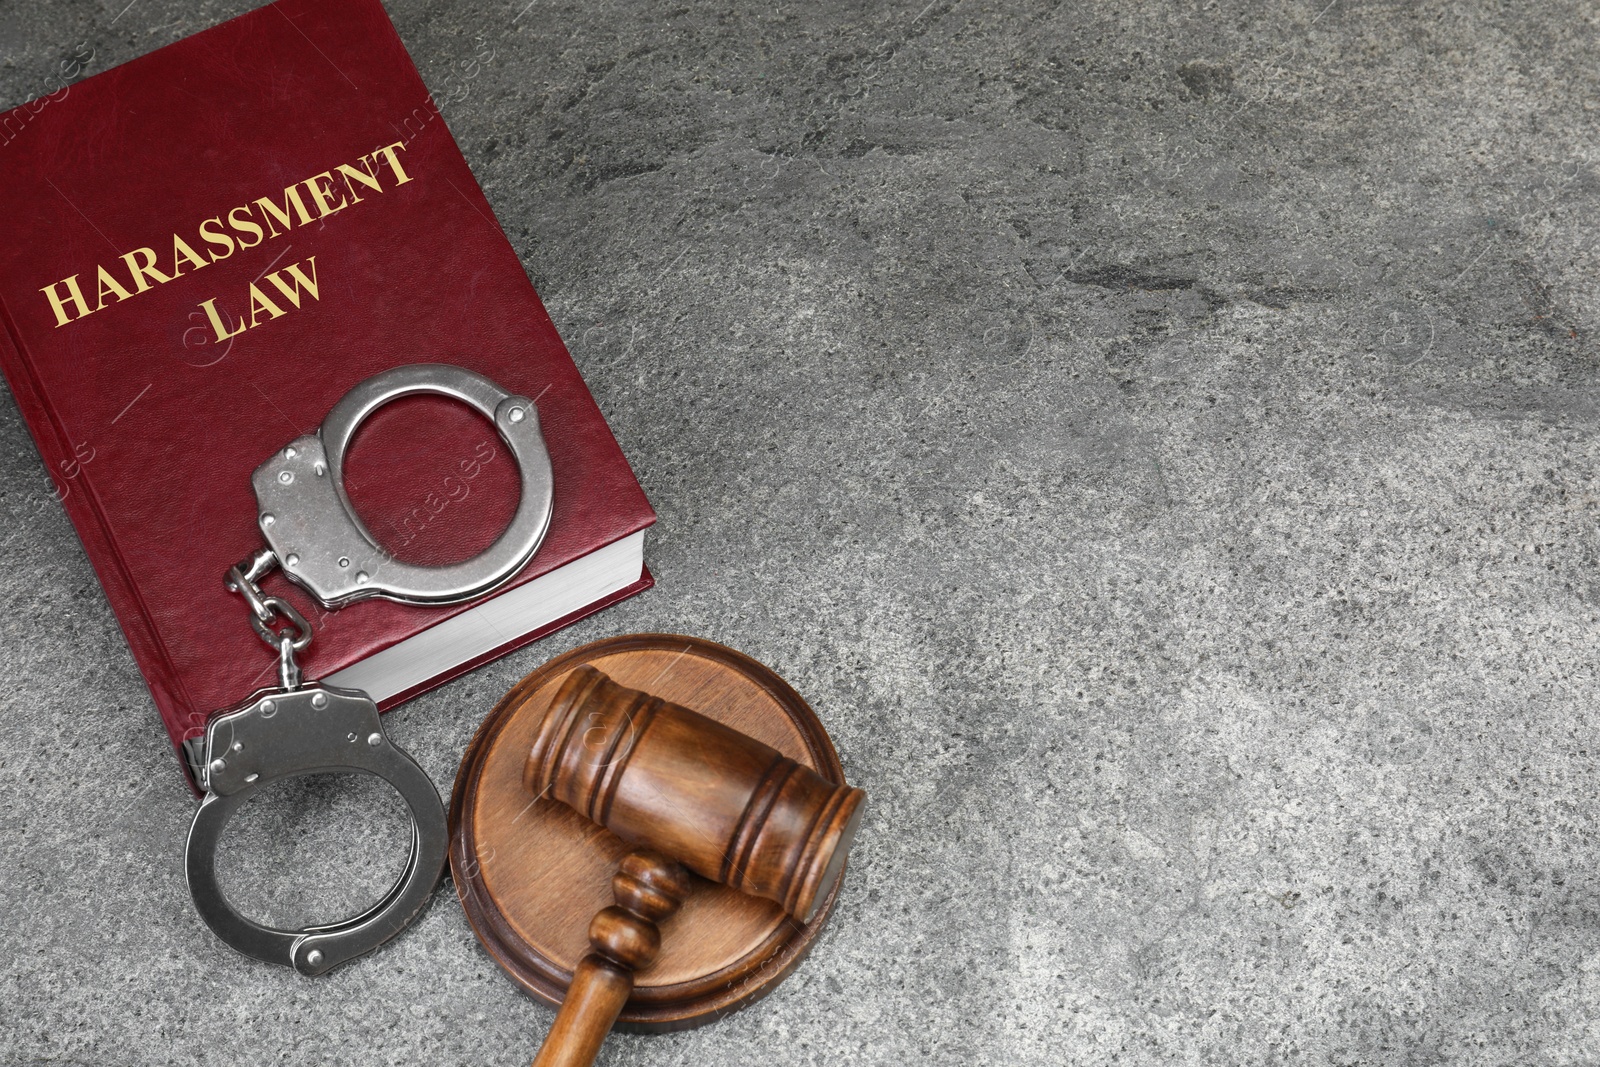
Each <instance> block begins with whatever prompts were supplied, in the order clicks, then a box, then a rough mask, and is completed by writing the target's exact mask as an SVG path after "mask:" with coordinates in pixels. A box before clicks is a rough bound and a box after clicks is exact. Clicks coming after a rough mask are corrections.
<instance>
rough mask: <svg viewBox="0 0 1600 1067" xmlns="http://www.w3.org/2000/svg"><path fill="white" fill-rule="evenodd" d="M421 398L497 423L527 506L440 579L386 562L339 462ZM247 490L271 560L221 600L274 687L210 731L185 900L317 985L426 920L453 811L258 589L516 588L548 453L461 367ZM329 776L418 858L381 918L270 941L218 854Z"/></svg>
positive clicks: (532, 413)
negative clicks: (272, 800) (235, 896)
mask: <svg viewBox="0 0 1600 1067" xmlns="http://www.w3.org/2000/svg"><path fill="white" fill-rule="evenodd" d="M419 393H432V394H438V395H441V396H447V397H453V398H454V399H456V400H459V401H462V402H463V403H466V404H467V405H469V406H471V407H473V408H475V409H476V410H477V411H479V412H480V413H481V414H483V415H484V416H485V417H486V418H488V419H489V420H490V421H491V422H493V423H494V427H495V429H496V431H498V433H499V435H500V439H501V440H502V441H504V442H505V444H506V447H507V448H509V449H510V451H511V454H512V456H514V457H515V459H516V462H517V467H518V469H519V471H520V472H521V477H522V500H521V502H520V503H519V504H518V506H517V511H516V514H515V515H514V516H513V517H512V519H511V523H510V525H509V526H507V527H506V529H505V531H504V532H503V533H502V534H501V535H500V537H499V538H498V539H497V540H496V541H495V542H494V544H492V545H490V546H489V547H488V548H487V549H485V550H484V551H483V552H482V553H480V554H479V555H477V556H475V557H473V558H472V559H469V560H464V561H462V562H459V563H453V564H450V565H448V566H442V567H420V566H414V565H412V564H408V563H404V562H402V561H400V560H397V559H395V558H394V557H393V556H391V555H389V554H388V553H386V552H385V551H384V550H383V548H382V547H380V546H379V544H378V542H377V540H376V539H375V538H374V537H373V536H372V534H371V532H370V531H369V530H368V529H367V528H366V526H364V525H363V524H362V522H361V519H360V517H359V516H358V515H357V514H356V511H355V508H354V507H352V506H351V503H350V498H349V496H348V494H346V492H345V487H344V458H345V453H346V451H347V450H348V449H349V447H350V442H351V440H352V439H353V438H354V437H355V434H356V430H357V429H359V428H360V426H361V424H362V423H363V422H364V421H366V419H367V418H368V417H369V416H370V415H372V413H373V412H375V411H377V410H378V409H379V408H381V407H382V406H383V405H385V404H387V403H389V402H390V401H392V400H398V399H399V398H401V397H404V396H411V395H415V394H419ZM251 482H252V485H253V486H254V488H255V494H256V501H257V503H258V505H259V507H258V512H257V521H258V525H259V526H260V528H261V535H262V537H263V538H264V539H265V541H266V547H265V548H262V549H260V550H259V551H257V552H256V553H255V554H254V555H252V556H250V557H249V558H248V559H246V560H244V561H243V562H241V563H239V564H238V565H236V566H234V567H230V568H229V569H228V573H227V576H226V578H225V579H224V585H225V586H226V587H227V588H228V590H229V591H230V592H234V593H237V594H239V595H240V596H241V597H243V598H244V600H245V602H246V603H247V604H248V605H249V607H250V624H251V626H252V627H253V628H254V629H255V632H256V634H257V635H258V636H259V637H260V638H261V640H262V641H263V642H265V643H266V645H267V646H268V647H269V648H271V649H272V650H273V651H274V652H275V653H276V654H277V656H278V682H279V684H278V685H277V686H276V687H274V688H272V689H267V690H262V691H260V692H258V693H256V694H255V695H254V696H253V697H251V698H250V700H249V702H248V703H246V704H245V705H244V706H242V707H240V708H238V709H236V710H233V711H230V712H227V713H225V714H221V715H218V716H216V717H215V718H214V719H212V720H211V722H210V723H209V724H208V725H207V727H206V734H205V740H204V745H203V746H200V745H196V746H195V748H196V749H197V752H196V755H197V756H198V758H197V759H196V760H195V761H194V762H195V764H196V765H197V766H196V776H197V779H198V783H199V786H200V788H201V789H202V790H204V792H205V796H204V798H203V799H202V800H201V802H200V808H199V810H198V811H196V812H195V816H194V822H193V824H192V825H191V826H190V828H189V840H188V845H187V849H186V855H185V861H186V867H187V873H188V881H189V893H190V895H191V896H192V897H193V898H194V904H195V908H196V910H197V911H199V913H200V917H201V918H202V919H204V920H205V922H206V924H207V925H208V926H210V927H211V929H212V930H213V931H214V932H215V933H216V934H217V936H218V937H220V938H222V940H223V941H225V942H227V943H228V944H229V945H231V946H232V947H234V948H235V949H238V950H239V951H240V952H242V953H244V954H245V955H247V956H253V957H255V958H256V959H259V960H265V961H266V962H268V963H278V964H283V965H285V966H290V967H293V968H295V970H297V971H299V972H300V973H301V974H306V975H316V974H322V973H324V972H326V971H328V970H329V969H331V968H333V967H335V966H337V965H339V964H341V963H344V962H345V961H347V960H349V959H352V958H353V957H355V956H359V955H361V954H362V953H365V952H369V951H371V950H372V949H374V948H377V947H378V946H379V945H381V944H382V943H383V942H385V941H387V940H388V939H389V938H391V937H393V936H394V935H395V934H397V933H399V932H400V931H401V930H402V929H404V928H405V926H406V925H407V924H409V923H410V922H411V920H412V919H414V918H415V917H416V916H417V915H418V914H419V913H420V912H421V910H422V907H423V905H424V904H426V903H427V901H428V898H429V897H430V896H431V895H432V893H433V888H434V886H436V885H437V884H438V882H439V877H440V875H441V874H442V873H443V871H444V864H445V859H446V852H447V848H448V832H447V830H446V826H445V812H444V804H443V802H442V801H441V800H440V798H439V791H438V790H437V789H436V788H434V785H433V782H432V780H431V779H429V777H428V775H427V773H426V772H425V771H423V769H422V768H421V767H420V766H418V765H417V762H416V761H415V760H413V759H412V758H411V757H410V756H409V755H407V754H406V753H405V752H404V751H403V750H402V749H400V748H399V747H398V746H396V745H395V744H394V743H393V742H391V741H390V740H389V738H388V736H387V735H386V734H385V733H384V729H383V724H382V723H381V722H380V720H379V718H378V706H377V704H376V703H374V702H373V700H372V698H371V697H370V696H368V695H367V694H366V693H364V692H361V691H360V690H355V689H340V688H337V687H334V686H330V685H322V684H320V683H317V682H314V681H305V680H303V679H302V678H301V675H300V667H299V664H298V662H297V660H296V658H295V657H296V654H297V653H299V652H303V651H305V649H306V647H307V646H309V645H310V644H311V637H312V632H311V626H310V624H309V623H308V622H306V619H305V617H304V616H303V615H302V614H301V613H300V612H299V611H297V610H296V609H295V607H294V606H293V605H292V604H290V603H289V602H288V601H286V600H283V599H282V598H280V597H276V596H268V595H265V594H263V592H262V591H261V588H260V585H259V584H258V583H259V582H260V580H261V579H262V578H263V577H265V576H266V575H267V574H268V573H270V572H271V571H272V569H273V568H274V567H281V568H282V570H283V573H284V576H285V577H287V578H288V579H289V580H290V581H292V582H294V583H295V584H296V585H298V586H300V587H301V588H302V589H304V590H305V591H306V592H308V593H310V594H311V596H312V597H313V598H315V599H316V601H317V602H318V603H319V604H321V605H322V606H323V607H324V608H328V609H330V610H332V609H337V608H342V607H345V606H346V605H349V604H353V603H355V602H357V601H360V600H366V599H370V598H372V597H382V598H384V599H387V600H396V601H400V602H401V603H405V604H455V603H460V602H462V601H464V600H470V599H472V598H473V597H477V596H481V595H483V594H484V593H487V592H490V591H492V590H493V589H495V588H496V587H498V586H499V585H501V584H502V583H504V582H506V581H508V580H510V579H511V577H512V576H513V575H515V574H516V573H517V572H518V571H519V570H521V569H522V567H523V565H524V564H526V563H527V562H528V560H529V559H531V558H532V557H533V554H534V552H535V551H537V549H538V547H539V544H540V542H541V541H543V540H544V535H545V531H546V530H548V529H549V526H550V514H551V507H552V501H553V487H552V481H551V473H550V454H549V452H548V450H547V449H546V448H545V443H544V436H543V434H542V433H541V431H540V428H539V413H538V409H537V408H535V407H534V404H533V401H531V400H529V399H528V398H527V397H525V396H517V395H515V394H512V393H507V392H506V391H505V390H503V389H501V388H500V387H499V386H498V385H496V384H495V383H494V382H492V381H490V380H489V379H488V378H485V377H484V376H483V375H481V374H476V373H474V372H472V371H469V370H464V369H463V368H461V367H455V366H450V365H448V364H442V363H421V364H413V365H410V366H404V367H396V368H394V369H393V370H389V371H385V372H383V373H381V374H378V375H375V376H374V377H371V378H368V379H367V380H366V381H363V382H361V383H360V384H358V385H356V386H355V387H354V388H353V389H351V390H350V392H348V393H346V394H345V396H344V397H343V399H341V400H340V401H339V402H338V403H337V404H335V405H334V407H333V409H332V410H331V411H329V412H328V416H327V418H326V419H325V420H324V421H323V423H322V426H321V428H320V429H319V430H318V431H317V433H315V434H307V435H305V436H303V437H297V438H295V439H294V440H293V441H291V442H289V444H287V445H286V446H284V447H283V448H282V449H280V450H278V452H276V453H275V454H274V455H273V456H272V458H270V459H268V460H267V461H266V462H265V463H263V464H262V465H261V466H260V467H258V468H256V471H255V474H254V475H253V476H252V478H251ZM334 771H358V772H363V773H366V774H373V775H376V776H378V777H379V778H382V779H384V780H385V781H387V782H388V783H389V784H390V785H391V786H393V787H394V788H395V789H396V790H397V791H398V792H399V793H400V796H401V797H402V799H404V801H405V803H406V806H407V807H408V808H409V809H410V813H411V822H412V833H411V854H410V858H409V859H408V861H407V863H406V866H405V870H404V871H403V872H402V873H401V875H400V878H399V880H398V881H396V882H395V884H394V887H393V888H391V889H390V890H389V891H388V893H386V894H385V895H384V897H383V898H382V899H381V900H380V901H379V902H378V903H377V904H375V905H374V906H373V907H372V908H370V909H368V910H367V911H365V912H363V913H361V914H359V915H355V916H352V917H350V918H348V919H345V920H343V921H341V922H337V923H333V924H331V925H327V926H314V927H307V928H305V929H301V930H284V929H276V928H273V927H269V926H264V925H262V924H260V923H257V922H255V921H254V920H251V919H249V918H246V917H245V916H243V915H241V914H239V912H238V911H236V910H235V909H234V908H233V906H232V905H231V904H229V903H228V900H227V898H226V897H225V896H224V895H223V893H222V889H221V886H220V885H219V883H218V881H217V870H216V853H217V845H218V843H219V842H220V841H221V839H222V833H223V830H224V828H225V827H226V826H227V824H228V820H229V819H230V818H232V816H233V814H234V812H236V811H237V810H238V809H239V807H240V806H241V805H242V804H243V803H244V802H245V801H246V800H248V799H249V798H250V797H251V796H253V795H255V794H256V793H257V792H259V791H260V790H261V789H262V788H263V787H264V786H266V785H268V784H270V783H272V782H276V781H279V780H281V779H284V778H293V777H298V776H301V775H308V774H320V773H327V772H334Z"/></svg>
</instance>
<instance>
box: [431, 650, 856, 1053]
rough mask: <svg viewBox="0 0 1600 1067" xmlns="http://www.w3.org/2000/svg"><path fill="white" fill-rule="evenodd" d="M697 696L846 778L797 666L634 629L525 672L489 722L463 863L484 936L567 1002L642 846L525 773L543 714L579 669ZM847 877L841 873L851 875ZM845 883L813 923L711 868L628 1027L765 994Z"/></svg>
mask: <svg viewBox="0 0 1600 1067" xmlns="http://www.w3.org/2000/svg"><path fill="white" fill-rule="evenodd" d="M583 664H590V665H592V666H594V667H596V668H598V669H599V670H601V671H604V672H605V673H606V674H608V675H610V676H611V678H612V679H613V680H614V681H616V682H617V683H618V684H620V685H623V686H627V687H629V688H631V689H638V690H642V691H643V692H646V693H649V694H651V695H652V696H657V697H660V698H661V699H663V700H667V701H671V702H672V703H675V704H680V705H682V706H684V707H687V708H692V709H693V710H695V711H698V712H699V713H700V714H702V715H705V716H707V717H708V718H711V719H715V720H717V721H718V722H721V723H724V724H725V725H727V726H730V727H732V728H733V729H735V730H738V731H740V732H741V733H745V734H748V735H750V736H751V737H754V738H756V739H757V740H759V741H762V742H765V743H766V744H768V745H771V746H772V747H773V748H775V749H777V750H778V751H780V752H782V753H783V754H784V755H786V756H789V757H790V758H792V759H794V760H796V761H797V762H799V763H802V764H805V765H806V766H808V767H810V768H812V769H813V770H815V771H817V772H818V773H819V774H821V775H822V776H823V777H824V778H827V779H829V780H830V781H833V782H840V783H842V782H843V781H844V769H843V768H842V767H841V766H840V764H839V757H838V754H837V753H835V752H834V748H833V743H832V742H831V741H829V740H828V735H827V733H826V731H824V730H823V728H822V724H821V723H820V722H818V721H817V717H816V715H815V714H814V713H813V712H812V710H811V708H810V707H808V706H807V705H806V702H805V701H804V700H802V699H801V698H800V695H799V694H798V693H796V692H795V691H794V690H793V689H791V688H790V687H789V686H788V684H787V683H785V682H784V681H783V679H781V678H779V677H778V676H777V675H776V674H774V673H773V672H772V671H771V670H769V669H767V668H766V667H764V666H762V665H761V664H759V663H757V662H756V661H755V660H753V659H751V658H750V657H748V656H746V655H744V654H743V653H740V652H735V651H734V650H733V649H730V648H726V647H724V646H722V645H718V644H715V643H713V642H710V641H705V640H702V639H700V638H696V637H679V636H676V635H672V634H632V635H628V636H625V637H614V638H610V639H608V640H604V641H597V642H595V643H593V644H589V645H585V646H583V647H582V648H577V649H573V650H572V651H571V652H568V653H566V654H564V655H561V656H558V657H556V658H555V659H553V660H551V661H550V662H549V663H547V664H545V665H544V666H543V667H540V668H539V669H538V670H536V671H534V672H533V673H532V674H530V675H528V677H526V678H524V679H523V680H522V681H521V682H519V683H518V684H517V685H516V686H515V687H514V688H513V689H512V690H511V691H510V692H509V693H507V694H506V695H505V696H504V697H503V698H501V700H500V702H499V703H498V704H496V705H495V707H494V710H493V711H491V712H490V713H489V717H488V718H487V719H485V720H484V722H483V725H482V726H481V727H479V728H478V732H477V735H476V736H475V737H474V738H473V739H472V743H471V744H470V745H469V746H468V747H467V753H466V756H465V757H464V758H463V759H462V762H461V769H460V771H459V772H458V773H457V775H456V783H455V789H454V791H453V794H452V796H451V803H450V867H451V870H452V872H453V874H454V876H455V882H456V892H457V894H458V895H459V896H460V898H461V904H462V907H463V908H464V909H465V910H466V913H467V919H468V921H469V922H470V923H471V924H472V929H473V931H474V932H475V933H476V934H477V935H478V940H479V941H481V942H482V943H483V946H484V948H485V949H487V950H488V952H489V955H490V956H492V957H494V959H495V962H497V963H498V964H499V965H500V966H501V967H502V968H503V969H504V970H505V972H506V973H507V974H509V975H510V976H511V978H512V979H513V980H514V981H516V982H517V984H518V985H520V986H522V988H524V989H526V990H527V991H528V992H529V993H532V994H533V995H534V996H536V997H538V998H539V999H540V1000H543V1001H545V1002H547V1003H549V1004H551V1005H556V1004H559V1003H560V1002H561V999H562V997H563V996H564V995H565V994H566V990H567V985H568V983H569V982H570V981H571V979H572V971H573V968H574V967H576V966H577V964H578V961H579V960H581V959H582V958H583V957H584V956H585V955H587V954H588V952H589V940H588V930H589V922H590V920H591V919H593V918H594V914H595V912H597V911H599V910H600V909H601V908H604V907H606V906H608V905H610V904H611V903H612V895H611V876H612V875H613V874H614V873H615V872H616V870H617V863H618V861H620V860H621V859H622V857H623V856H624V855H626V854H627V853H628V852H629V851H631V848H632V846H630V845H629V844H628V843H627V842H625V841H623V840H622V839H621V838H619V837H617V836H615V835H614V834H612V833H611V832H610V831H609V830H606V829H604V828H603V827H601V826H599V825H597V824H596V823H593V822H590V821H589V820H588V819H586V818H584V817H583V816H582V815H579V814H578V813H577V812H575V811H573V810H572V809H571V808H568V807H567V806H565V805H564V804H561V803H559V802H558V801H555V800H552V799H549V798H543V799H541V798H537V797H535V796H533V795H532V794H530V793H528V792H527V790H526V789H525V788H524V786H523V779H522V776H523V765H524V763H525V762H526V761H527V758H528V752H529V750H530V748H531V747H532V743H533V737H534V734H535V732H536V731H537V729H538V726H539V723H540V721H541V720H542V719H543V718H544V715H545V712H546V711H547V710H548V708H549V706H550V702H551V700H552V698H553V697H554V696H555V694H556V691H557V690H558V689H559V688H560V686H561V682H562V680H563V679H564V678H565V677H566V676H567V675H568V674H569V673H570V672H571V671H572V670H574V669H575V668H577V667H579V666H582V665H583ZM841 882H842V879H841ZM838 892H839V889H838V884H835V886H834V887H833V889H832V891H831V892H830V893H829V894H828V896H827V897H826V899H824V900H823V902H822V904H821V905H820V906H819V907H818V908H817V910H816V913H815V914H814V915H813V917H812V919H811V921H810V922H809V923H801V922H799V921H797V920H795V919H793V918H791V917H789V916H788V915H786V914H785V913H784V911H783V909H782V908H780V907H779V906H778V905H777V904H774V903H772V902H770V901H766V900H760V899H757V898H755V897H751V896H747V895H745V894H743V893H739V892H736V891H734V890H732V889H728V888H727V887H725V886H721V885H717V884H715V883H713V882H709V881H706V880H704V879H698V878H697V879H696V884H695V888H694V892H692V893H691V894H690V895H689V897H688V899H687V900H686V901H685V902H684V904H683V909H682V910H681V911H680V912H679V913H678V914H676V915H674V916H673V917H672V918H671V919H670V920H668V921H667V923H666V924H665V926H664V928H663V930H662V938H661V953H660V955H659V956H658V957H657V958H656V962H655V964H654V966H652V967H650V968H649V969H648V970H646V971H644V972H642V973H641V974H640V975H639V976H638V981H637V983H636V984H635V986H634V990H633V995H632V997H631V998H630V999H629V1001H628V1003H627V1005H626V1006H625V1007H624V1008H623V1009H622V1015H621V1017H620V1018H619V1019H618V1021H617V1025H618V1027H619V1028H621V1029H628V1030H682V1029H688V1028H691V1027H695V1026H700V1025H702V1024H704V1023H707V1022H710V1021H711V1020H713V1019H716V1018H718V1017H720V1016H722V1015H726V1014H728V1013H729V1012H732V1011H737V1010H738V1009H740V1008H742V1007H744V1006H745V1005H747V1004H750V1003H751V1002H753V1001H755V1000H757V999H759V998H760V997H762V996H763V995H765V994H766V993H767V992H769V991H770V990H771V989H772V988H773V987H775V986H776V985H777V984H778V983H779V982H781V981H782V980H783V979H784V978H785V977H787V976H788V974H789V973H790V972H791V971H792V970H793V969H794V967H795V966H796V965H797V964H798V963H799V962H800V960H801V959H802V958H803V957H804V956H805V953H806V952H807V950H808V949H810V947H811V944H812V942H813V941H814V940H815V939H816V937H817V935H818V933H820V932H821V930H822V927H823V925H824V924H825V923H826V922H827V921H828V916H829V915H831V914H832V913H833V906H834V902H835V900H836V898H837V896H838Z"/></svg>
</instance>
